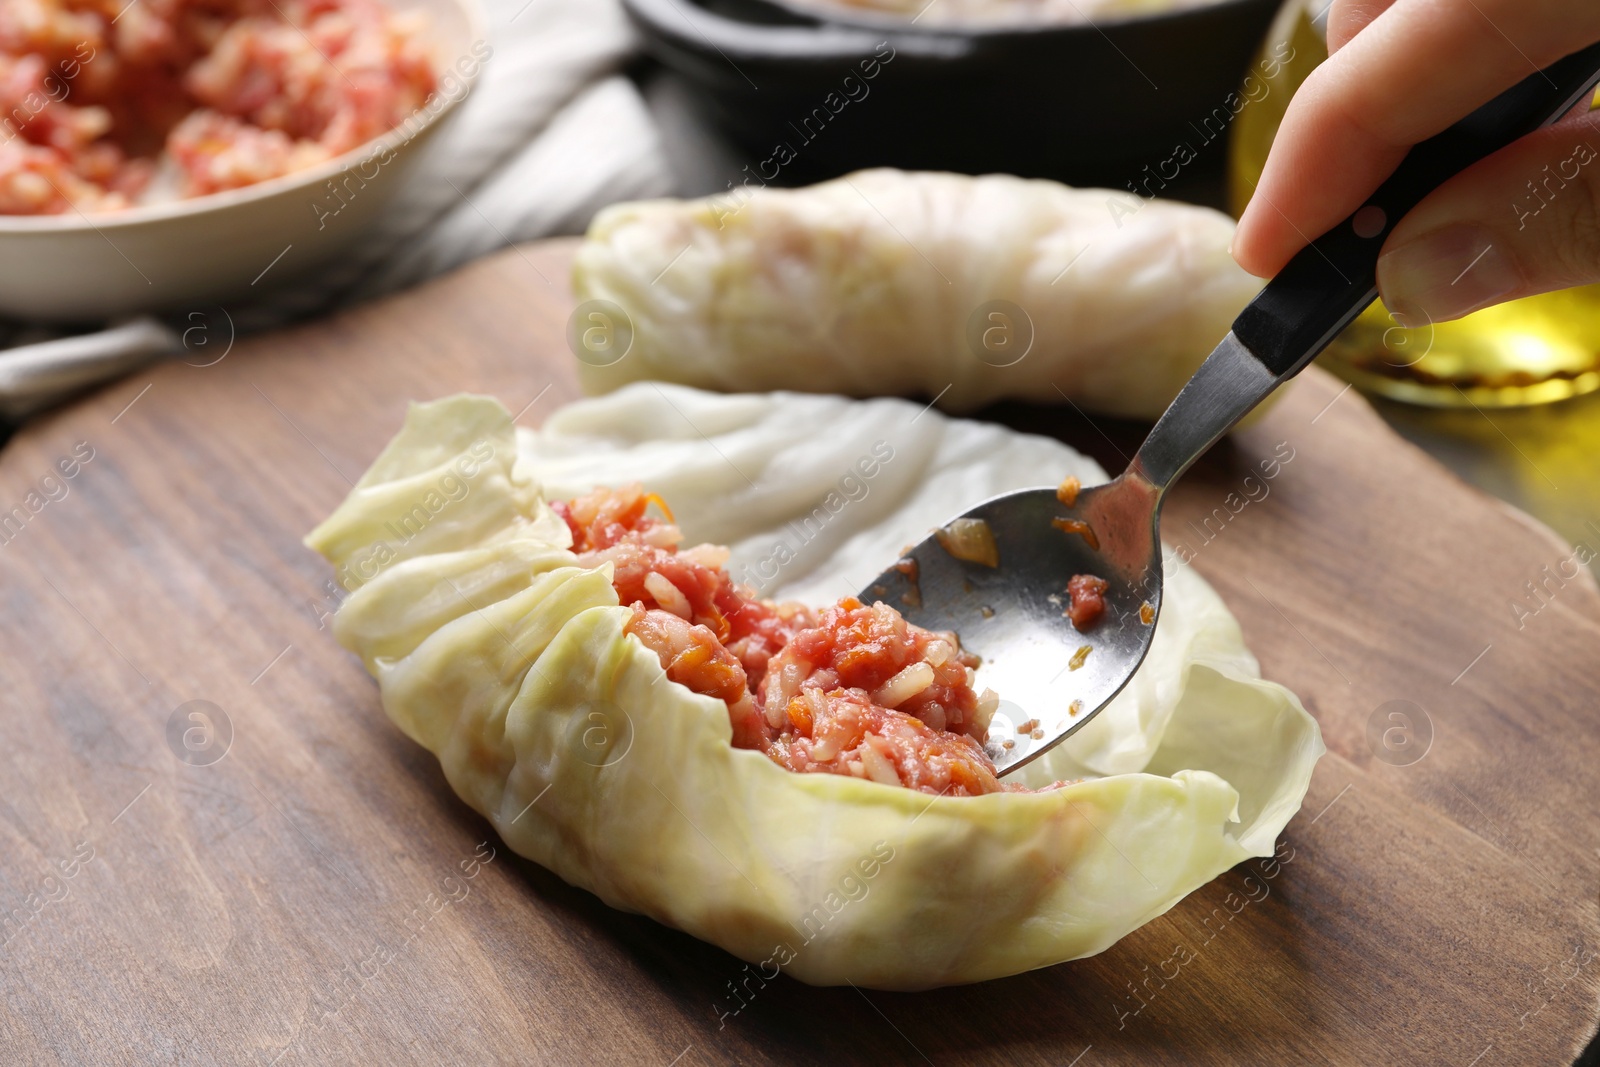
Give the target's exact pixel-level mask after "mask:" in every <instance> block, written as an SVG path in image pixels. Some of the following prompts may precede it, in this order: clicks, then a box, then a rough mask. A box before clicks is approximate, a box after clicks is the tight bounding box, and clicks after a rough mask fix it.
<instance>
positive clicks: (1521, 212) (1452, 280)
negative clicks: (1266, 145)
mask: <svg viewBox="0 0 1600 1067" xmlns="http://www.w3.org/2000/svg"><path fill="white" fill-rule="evenodd" d="M1596 41H1600V2H1597V0H1335V2H1334V5H1333V8H1332V10H1331V11H1330V12H1329V17H1328V44H1329V47H1330V48H1331V49H1333V50H1334V53H1333V56H1332V58H1330V59H1329V60H1328V62H1326V63H1324V64H1323V65H1322V66H1320V67H1318V68H1317V70H1316V71H1314V72H1313V73H1312V75H1311V76H1310V77H1309V78H1308V79H1307V80H1306V82H1305V84H1304V85H1303V86H1301V88H1300V90H1299V92H1297V93H1296V94H1295V97H1294V100H1293V101H1292V102H1291V103H1290V105H1289V110H1288V114H1287V115H1286V116H1285V118H1284V122H1283V127H1282V129H1281V130H1280V131H1279V132H1278V137H1277V140H1276V141H1275V142H1274V144H1273V147H1272V153H1271V156H1270V157H1269V158H1268V160H1267V165H1266V169H1265V172H1264V173H1263V174H1262V176H1261V184H1260V185H1259V186H1258V187H1257V189H1256V192H1255V196H1254V198H1253V199H1252V200H1251V201H1250V207H1249V209H1248V210H1247V211H1246V212H1245V213H1244V217H1243V218H1242V219H1240V221H1239V230H1238V234H1237V236H1236V237H1235V239H1234V246H1233V251H1234V256H1235V257H1236V258H1237V259H1238V261H1239V263H1240V264H1241V265H1242V266H1243V267H1244V268H1245V269H1246V270H1248V271H1250V272H1252V273H1254V274H1257V275H1260V276H1262V277H1269V276H1271V275H1273V274H1275V273H1277V271H1278V270H1279V269H1280V268H1282V267H1283V265H1284V264H1285V263H1287V262H1288V261H1289V259H1290V257H1292V256H1293V255H1294V254H1295V253H1296V252H1298V251H1299V250H1300V249H1301V248H1303V247H1304V246H1305V245H1306V244H1307V243H1309V242H1310V240H1311V239H1312V238H1314V237H1317V236H1319V235H1321V234H1323V233H1325V232H1327V231H1328V230H1329V229H1331V228H1332V227H1334V226H1335V225H1337V224H1338V223H1340V222H1342V221H1344V219H1346V218H1347V217H1349V216H1350V215H1351V214H1352V213H1353V212H1354V211H1355V210H1356V209H1357V208H1359V207H1360V206H1361V205H1362V204H1363V203H1364V202H1365V200H1366V198H1367V197H1368V196H1370V195H1371V194H1372V192H1373V191H1374V190H1376V189H1377V188H1378V186H1379V185H1381V184H1382V183H1383V181H1384V179H1385V178H1387V177H1388V176H1389V175H1390V174H1391V173H1393V171H1394V169H1395V167H1396V166H1398V165H1399V163H1400V161H1401V160H1402V159H1403V158H1404V157H1405V154H1406V152H1407V151H1408V150H1409V149H1410V148H1411V146H1412V145H1414V144H1416V143H1417V142H1419V141H1423V140H1426V139H1427V138H1429V137H1432V136H1433V135H1434V134H1436V133H1439V132H1440V131H1442V130H1444V129H1445V128H1446V127H1448V126H1450V125H1452V124H1453V123H1455V122H1456V121H1457V120H1458V119H1461V118H1463V117H1464V116H1466V115H1467V114H1469V113H1470V112H1472V111H1474V110H1476V109H1477V108H1478V107H1479V106H1481V105H1482V104H1485V103H1487V102H1488V101H1490V100H1492V99H1493V98H1494V97H1496V96H1498V95H1499V94H1500V93H1501V92H1503V91H1505V90H1506V89H1508V88H1510V87H1511V86H1512V85H1515V84H1516V83H1517V82H1520V81H1522V80H1523V79H1524V78H1526V77H1527V76H1528V75H1529V74H1531V73H1533V72H1534V71H1537V70H1539V69H1541V68H1543V67H1546V66H1548V65H1549V64H1551V63H1553V62H1555V61H1556V60H1558V59H1560V58H1562V57H1563V56H1566V55H1570V54H1571V53H1573V52H1576V51H1577V50H1578V49H1580V48H1583V47H1585V46H1586V45H1589V44H1593V43H1594V42H1596ZM1587 111H1588V103H1587V101H1586V102H1585V103H1584V104H1583V105H1582V106H1581V107H1580V108H1579V109H1577V111H1576V112H1574V114H1572V115H1569V116H1567V118H1566V119H1564V120H1562V121H1561V122H1560V123H1558V124H1557V125H1555V126H1553V127H1551V128H1549V129H1546V130H1541V131H1539V132H1537V133H1534V134H1530V135H1529V136H1527V137H1524V138H1523V139H1522V140H1520V141H1517V142H1516V143H1515V144H1512V145H1510V146H1509V147H1507V148H1506V149H1504V150H1503V151H1501V152H1498V153H1496V154H1495V155H1493V156H1490V157H1489V158H1488V159H1485V160H1484V161H1482V162H1481V163H1479V164H1478V165H1476V166H1475V167H1472V168H1471V169H1470V170H1467V171H1466V172H1464V173H1462V174H1460V175H1458V176H1456V177H1455V178H1454V179H1452V180H1451V181H1449V182H1447V183H1446V184H1445V185H1444V186H1442V187H1441V188H1440V189H1438V190H1437V191H1435V192H1434V193H1433V195H1431V196H1429V197H1428V198H1427V199H1426V200H1424V201H1423V202H1422V203H1421V204H1420V205H1419V206H1418V207H1417V208H1416V210H1414V211H1412V212H1411V214H1409V215H1407V216H1406V218H1405V219H1404V220H1403V221H1402V222H1401V223H1400V224H1399V225H1398V226H1396V227H1395V229H1394V232H1393V233H1392V234H1391V235H1390V236H1389V239H1388V241H1387V242H1386V243H1385V245H1384V250H1383V255H1382V257H1381V258H1380V259H1379V261H1378V287H1379V289H1380V290H1381V292H1382V294H1383V299H1384V302H1385V303H1386V304H1387V305H1388V306H1389V309H1390V311H1391V312H1393V313H1394V315H1395V317H1396V319H1397V320H1399V321H1400V322H1402V323H1403V324H1406V325H1419V324H1421V323H1422V322H1441V321H1444V320H1446V319H1453V318H1459V317H1461V316H1462V315H1466V314H1468V313H1470V312H1473V311H1476V310H1478V309H1479V308H1483V307H1488V306H1489V305H1491V304H1498V303H1501V302H1502V301H1506V300H1512V299H1515V298H1517V297H1522V296H1532V295H1533V294H1535V293H1543V292H1549V291H1551V290H1554V289H1565V288H1568V287H1571V286H1574V285H1584V284H1587V283H1590V282H1600V112H1596V113H1595V117H1590V116H1589V115H1588V114H1587Z"/></svg>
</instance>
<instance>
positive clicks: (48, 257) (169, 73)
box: [0, 0, 492, 322]
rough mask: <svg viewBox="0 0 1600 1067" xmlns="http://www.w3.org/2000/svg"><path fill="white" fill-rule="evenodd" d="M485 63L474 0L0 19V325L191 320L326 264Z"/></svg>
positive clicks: (348, 1) (114, 3) (25, 3)
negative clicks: (151, 316) (14, 320)
mask: <svg viewBox="0 0 1600 1067" xmlns="http://www.w3.org/2000/svg"><path fill="white" fill-rule="evenodd" d="M491 51H492V50H491V49H490V47H489V45H488V44H487V42H486V39H485V30H484V27H483V20H482V17H481V14H480V12H479V11H478V8H477V6H476V3H475V0H137V2H136V3H127V2H126V0H14V2H8V3H6V4H5V5H3V6H0V274H3V275H4V276H5V278H6V279H7V282H6V285H5V286H4V287H0V314H5V315H12V316H16V317H19V318H24V319H29V320H45V321H56V322H72V321H89V320H96V319H103V318H107V317H113V316H117V315H123V314H130V313H135V312H143V311H178V312H181V311H182V310H184V309H185V308H192V309H198V308H203V307H206V306H208V305H209V304H211V303H215V302H218V301H221V300H225V299H230V298H237V297H240V296H243V295H246V294H249V295H254V294H256V293H260V292H263V291H265V290H267V289H269V288H271V287H273V286H276V285H281V284H282V283H283V282H285V281H287V280H289V279H290V278H292V277H294V276H295V275H297V274H300V273H303V272H304V271H306V270H307V269H308V268H310V267H313V266H315V265H317V264H319V263H322V262H325V261H326V260H327V259H329V258H330V257H331V256H333V255H335V254H336V253H338V252H339V251H340V250H342V249H343V248H345V247H347V246H348V245H349V244H350V243H351V241H352V240H353V239H354V238H355V237H357V236H358V235H359V234H360V233H361V232H362V231H363V230H364V229H365V228H366V227H367V226H368V225H369V224H370V223H371V222H372V221H373V220H374V219H376V218H377V217H378V215H379V212H380V210H381V208H382V207H383V205H384V204H385V202H386V201H387V200H388V199H389V198H390V197H391V196H392V195H393V193H394V191H395V190H396V189H398V188H399V186H400V184H401V183H402V179H403V176H404V175H405V173H406V172H407V171H408V170H409V169H410V168H411V167H412V165H414V163H415V162H416V160H417V159H418V158H419V156H420V149H421V148H422V146H423V145H424V144H425V143H426V142H427V141H428V139H429V138H430V137H431V136H433V135H434V133H435V132H436V131H437V130H438V129H439V126H440V124H441V120H442V119H444V118H445V117H446V116H447V115H448V114H449V113H450V112H451V111H452V110H453V109H454V108H455V107H456V105H458V104H459V103H460V102H461V100H462V99H463V98H464V97H465V96H466V94H467V92H468V90H469V89H470V87H471V84H472V83H473V81H474V80H475V79H476V77H477V75H478V73H479V72H480V70H481V69H482V66H483V64H484V63H485V62H486V61H487V60H488V59H489V57H490V55H491Z"/></svg>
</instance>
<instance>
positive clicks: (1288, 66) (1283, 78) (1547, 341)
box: [1228, 0, 1600, 407]
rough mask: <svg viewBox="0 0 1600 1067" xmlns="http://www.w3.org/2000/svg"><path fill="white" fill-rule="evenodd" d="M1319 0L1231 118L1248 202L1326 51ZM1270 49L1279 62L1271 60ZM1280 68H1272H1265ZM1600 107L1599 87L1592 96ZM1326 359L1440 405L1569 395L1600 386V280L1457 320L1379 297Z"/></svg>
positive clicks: (1371, 383)
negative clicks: (1292, 101) (1398, 316)
mask: <svg viewBox="0 0 1600 1067" xmlns="http://www.w3.org/2000/svg"><path fill="white" fill-rule="evenodd" d="M1317 7H1325V4H1319V3H1318V0H1290V2H1289V3H1287V4H1286V5H1285V6H1284V9H1283V10H1282V11H1281V12H1279V14H1278V18H1277V20H1276V21H1275V22H1274V23H1273V26H1272V30H1271V32H1270V33H1269V34H1268V37H1267V40H1266V42H1265V43H1264V44H1263V46H1262V50H1261V53H1260V55H1259V56H1258V57H1257V59H1258V62H1257V63H1256V64H1255V65H1254V66H1253V67H1252V71H1253V72H1254V73H1253V74H1252V77H1254V78H1257V79H1263V80H1264V81H1265V82H1266V88H1267V91H1266V93H1265V94H1264V95H1263V93H1262V89H1261V87H1260V86H1259V85H1249V84H1247V85H1246V86H1245V93H1244V95H1245V97H1246V98H1247V99H1250V100H1251V101H1252V102H1251V103H1250V104H1249V106H1247V107H1245V108H1244V109H1243V110H1242V111H1241V112H1240V113H1239V117H1238V118H1237V119H1236V120H1235V121H1234V129H1233V136H1232V139H1231V141H1230V142H1229V148H1228V152H1229V157H1228V191H1229V198H1230V202H1231V207H1232V209H1233V212H1234V215H1235V216H1236V217H1237V216H1238V215H1239V214H1240V213H1242V212H1243V211H1244V207H1245V205H1246V204H1248V203H1249V202H1250V197H1251V195H1252V194H1253V193H1254V191H1255V187H1256V183H1257V182H1258V181H1259V180H1260V178H1261V172H1262V170H1263V169H1264V167H1265V165H1266V160H1267V152H1268V150H1269V149H1270V148H1271V147H1272V140H1273V138H1274V137H1275V136H1277V132H1278V126H1279V125H1280V124H1281V123H1282V121H1283V116H1284V112H1285V110H1286V109H1287V107H1288V104H1289V98H1290V97H1291V96H1293V95H1294V92H1295V90H1296V89H1298V88H1299V87H1300V84H1301V83H1302V82H1303V81H1305V79H1306V76H1307V75H1309V74H1310V73H1311V71H1313V70H1314V69H1316V67H1317V65H1318V64H1320V63H1321V62H1322V61H1323V60H1325V59H1327V58H1328V46H1327V39H1326V37H1325V36H1324V35H1323V33H1322V31H1321V30H1320V29H1319V27H1318V24H1317V22H1316V20H1314V19H1313V17H1312V14H1311V13H1312V11H1314V10H1316V9H1317ZM1269 55H1271V56H1273V57H1277V58H1278V59H1279V62H1277V63H1271V64H1269V63H1267V62H1266V58H1267V57H1268V56H1269ZM1268 70H1273V71H1275V74H1274V76H1273V77H1271V78H1263V72H1264V71H1268ZM1595 106H1596V107H1600V95H1597V96H1596V98H1595ZM1319 362H1321V364H1322V365H1323V366H1324V367H1326V368H1327V369H1328V370H1331V371H1333V372H1334V373H1335V374H1337V375H1339V376H1340V377H1342V378H1344V379H1345V380H1346V381H1349V382H1353V383H1354V384H1355V385H1356V387H1357V388H1360V389H1362V390H1364V391H1367V392H1371V393H1377V394H1379V395H1382V396H1387V397H1391V398H1393V399H1396V400H1403V401H1408V402H1410V403H1413V404H1426V405H1431V406H1434V407H1466V406H1468V405H1476V406H1478V407H1516V406H1521V405H1525V404H1543V403H1549V402H1551V401H1555V400H1565V399H1566V398H1568V397H1573V396H1578V395H1580V394H1582V393H1588V392H1591V391H1593V390H1595V389H1597V388H1600V285H1590V286H1585V287H1583V288H1579V289H1571V290H1568V291H1566V292H1560V293H1546V294H1544V295H1543V296H1534V297H1528V298H1526V299H1523V300H1516V301H1512V302H1511V303H1509V304H1502V305H1501V306H1499V307H1493V308H1487V309H1485V310H1483V311H1479V312H1476V313H1474V314H1472V315H1468V316H1467V317H1466V318H1464V319H1458V320H1456V321H1454V322H1445V323H1438V324H1436V325H1433V326H1424V327H1420V328H1417V329H1405V328H1403V327H1401V326H1399V325H1398V324H1397V323H1396V322H1395V320H1394V318H1393V317H1392V316H1391V315H1390V314H1389V310H1388V309H1387V308H1386V307H1384V306H1383V302H1382V301H1381V300H1380V301H1378V302H1377V303H1375V304H1373V305H1372V307H1370V308H1368V309H1367V310H1366V311H1365V312H1364V313H1363V314H1362V315H1361V317H1360V318H1358V319H1357V320H1356V321H1355V322H1354V323H1352V324H1351V325H1350V327H1349V328H1348V329H1347V330H1345V331H1344V332H1343V333H1342V334H1340V335H1339V337H1338V338H1336V339H1335V340H1334V342H1333V344H1331V345H1329V346H1328V350H1327V351H1326V352H1325V353H1324V354H1323V355H1322V357H1321V359H1320V361H1319Z"/></svg>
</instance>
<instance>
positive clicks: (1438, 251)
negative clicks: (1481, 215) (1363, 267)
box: [1378, 226, 1523, 325]
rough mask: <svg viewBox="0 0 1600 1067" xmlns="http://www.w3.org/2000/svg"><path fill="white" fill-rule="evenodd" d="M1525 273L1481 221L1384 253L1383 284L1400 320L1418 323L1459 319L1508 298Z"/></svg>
mask: <svg viewBox="0 0 1600 1067" xmlns="http://www.w3.org/2000/svg"><path fill="white" fill-rule="evenodd" d="M1522 286H1523V278H1522V272H1521V271H1520V270H1518V269H1517V265H1516V263H1514V262H1513V261H1512V259H1511V257H1510V256H1509V255H1508V254H1507V253H1506V251H1505V250H1504V249H1502V248H1501V247H1500V245H1499V243H1498V242H1497V240H1496V238H1495V236H1494V235H1493V234H1492V233H1490V232H1489V231H1488V230H1485V229H1483V228H1482V227H1480V226H1447V227H1445V228H1444V229H1442V230H1435V231H1434V232H1432V233H1429V234H1424V235H1423V236H1421V237H1418V238H1417V239H1416V240H1414V241H1408V242H1406V243H1405V244H1403V245H1400V246H1399V247H1398V248H1392V249H1390V250H1389V251H1387V252H1385V253H1384V254H1383V255H1382V256H1379V257H1378V289H1379V290H1380V291H1381V292H1382V293H1383V302H1384V303H1385V304H1386V305H1388V308H1389V312H1390V314H1392V315H1394V316H1395V318H1396V319H1401V320H1405V321H1407V322H1411V323H1413V324H1418V325H1420V324H1422V323H1430V322H1446V321H1448V320H1450V319H1459V318H1460V317H1461V316H1463V315H1469V314H1471V313H1472V312H1474V311H1477V310H1479V309H1480V308H1486V307H1490V306H1491V305H1494V304H1499V303H1503V302H1504V301H1506V300H1509V299H1511V298H1512V297H1513V296H1515V295H1516V294H1517V293H1518V291H1519V290H1520V289H1521V288H1522Z"/></svg>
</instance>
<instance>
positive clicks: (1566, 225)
mask: <svg viewBox="0 0 1600 1067" xmlns="http://www.w3.org/2000/svg"><path fill="white" fill-rule="evenodd" d="M1591 282H1600V116H1590V117H1587V118H1583V119H1578V120H1574V121H1569V122H1563V123H1561V124H1560V125H1559V126H1553V127H1551V128H1549V129H1546V130H1540V131H1539V132H1538V133H1534V134H1530V135H1529V136H1527V137H1524V138H1523V139H1522V140H1520V141H1518V142H1517V143H1516V144H1513V145H1511V146H1510V147H1509V148H1506V149H1504V150H1503V151H1501V152H1499V153H1496V154H1495V155H1493V156H1491V157H1490V158H1488V159H1486V160H1484V161H1483V162H1482V163H1479V164H1478V165H1477V166H1475V167H1473V168H1472V169H1470V170H1468V171H1466V172H1465V173H1462V174H1459V175H1457V176H1456V177H1455V178H1453V179H1452V180H1451V181H1449V182H1447V183H1446V184H1445V185H1444V186H1442V187H1441V188H1439V189H1438V190H1436V191H1435V192H1434V193H1433V195H1432V196H1430V197H1428V198H1427V199H1426V200H1424V201H1423V202H1422V203H1421V204H1420V205H1418V207H1417V208H1416V210H1415V211H1413V212H1411V213H1410V214H1409V215H1407V216H1406V217H1405V218H1404V219H1402V220H1401V222H1400V224H1399V225H1398V226H1396V227H1395V229H1394V232H1393V233H1392V234H1390V235H1389V239H1388V241H1387V242H1385V244H1384V250H1383V254H1382V256H1380V257H1379V259H1378V288H1379V290H1380V291H1381V293H1382V294H1383V299H1384V303H1386V304H1387V305H1388V306H1389V310H1390V311H1391V312H1392V313H1393V314H1394V316H1395V318H1396V319H1397V320H1399V321H1400V322H1402V323H1404V324H1406V325H1411V326H1420V325H1422V324H1424V323H1428V322H1444V321H1446V320H1449V319H1456V318H1460V317H1461V316H1463V315H1467V314H1470V313H1471V312H1474V311H1477V310H1479V309H1480V308H1485V307H1489V306H1491V305H1493V304H1499V303H1503V302H1504V301H1507V300H1515V299H1517V298H1519V297H1524V296H1533V295H1535V294H1537V293H1546V292H1551V291H1553V290H1556V289H1566V288H1570V287H1572V286H1575V285H1586V284H1589V283H1591Z"/></svg>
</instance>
